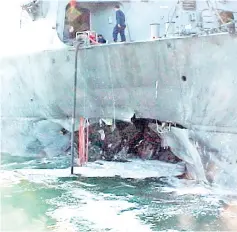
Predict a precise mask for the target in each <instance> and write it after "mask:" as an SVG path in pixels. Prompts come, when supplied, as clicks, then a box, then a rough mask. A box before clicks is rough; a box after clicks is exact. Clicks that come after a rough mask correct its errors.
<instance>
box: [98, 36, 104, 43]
mask: <svg viewBox="0 0 237 232" xmlns="http://www.w3.org/2000/svg"><path fill="white" fill-rule="evenodd" d="M98 43H100V44H104V43H106V39H105V38H104V36H103V35H101V34H99V35H98Z"/></svg>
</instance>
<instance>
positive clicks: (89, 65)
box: [0, 35, 237, 131]
mask: <svg viewBox="0 0 237 232" xmlns="http://www.w3.org/2000/svg"><path fill="white" fill-rule="evenodd" d="M236 45H237V38H235V37H231V36H229V35H213V36H203V37H195V38H175V39H166V40H157V41H150V42H137V43H127V44H115V45H107V46H106V45H105V46H95V47H91V48H88V49H83V50H80V51H79V55H78V63H79V64H78V77H77V79H78V80H77V81H78V84H77V117H78V118H79V117H80V116H85V117H88V118H93V117H102V118H103V117H106V118H113V117H114V116H115V117H116V118H118V119H123V120H124V119H125V120H126V119H129V118H130V117H131V116H132V115H133V114H134V113H136V115H137V117H143V118H154V119H160V120H164V121H167V120H169V121H173V122H177V123H180V124H182V125H184V126H186V127H189V126H202V127H203V126H206V127H210V128H219V129H221V130H222V129H223V130H227V131H228V128H229V130H231V131H232V130H234V128H236V126H237V118H236V115H235V114H236V112H237V106H236V104H235V102H236V94H235V93H236V89H237V66H236V65H235V62H234V61H235V59H236V58H237V51H236V48H237V46H236ZM74 60H75V51H74V50H73V49H64V48H63V49H60V50H56V51H43V52H39V53H35V54H30V55H25V56H16V57H8V58H6V57H5V58H1V72H0V74H1V118H2V119H8V118H9V119H10V118H45V117H46V118H52V119H54V118H56V119H64V117H65V118H68V117H70V116H71V113H72V108H73V106H72V102H73V101H72V99H73V91H72V90H73V79H74Z"/></svg>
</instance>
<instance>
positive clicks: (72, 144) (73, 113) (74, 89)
mask: <svg viewBox="0 0 237 232" xmlns="http://www.w3.org/2000/svg"><path fill="white" fill-rule="evenodd" d="M79 48H80V43H78V44H77V47H76V54H75V65H74V85H73V111H72V129H71V156H72V157H71V174H73V168H74V140H75V135H74V131H75V117H76V103H77V98H76V97H77V57H78V52H79Z"/></svg>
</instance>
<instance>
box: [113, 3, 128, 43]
mask: <svg viewBox="0 0 237 232" xmlns="http://www.w3.org/2000/svg"><path fill="white" fill-rule="evenodd" d="M114 9H115V11H116V25H115V27H114V30H113V39H114V42H117V40H118V34H120V37H121V42H125V41H126V37H125V34H124V31H125V28H126V24H125V15H124V13H123V12H122V11H121V10H120V6H119V5H116V6H115V7H114Z"/></svg>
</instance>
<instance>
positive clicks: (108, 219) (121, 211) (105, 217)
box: [51, 189, 152, 232]
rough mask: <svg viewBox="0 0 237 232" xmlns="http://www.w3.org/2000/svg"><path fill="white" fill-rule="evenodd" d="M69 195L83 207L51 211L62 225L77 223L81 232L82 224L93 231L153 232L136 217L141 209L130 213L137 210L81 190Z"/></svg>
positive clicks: (77, 206) (127, 204)
mask: <svg viewBox="0 0 237 232" xmlns="http://www.w3.org/2000/svg"><path fill="white" fill-rule="evenodd" d="M72 195H73V197H77V198H79V199H81V200H82V203H83V204H80V203H79V204H78V203H77V205H76V206H71V207H68V206H62V207H59V208H58V209H56V210H55V211H54V212H52V213H51V216H52V217H53V218H55V219H56V220H57V221H58V222H59V223H61V224H62V223H63V224H64V223H66V224H68V223H69V222H71V223H72V224H74V223H75V224H80V228H81V229H82V231H83V228H82V226H81V225H83V226H85V227H87V226H88V227H89V228H90V229H92V230H93V231H101V230H102V231H104V230H105V229H108V230H109V231H112V232H126V231H129V232H131V231H137V232H140V231H141V232H150V231H152V229H151V228H150V226H149V225H147V224H144V223H142V222H141V220H140V219H139V218H138V216H137V215H138V214H141V213H142V209H139V210H137V209H134V210H131V208H134V207H135V208H136V206H137V205H136V204H135V203H130V202H127V201H126V200H122V199H116V200H109V199H105V196H106V195H105V194H103V195H95V194H92V193H90V192H88V191H85V190H81V189H76V190H74V191H73V192H72ZM73 222H74V223H73Z"/></svg>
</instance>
